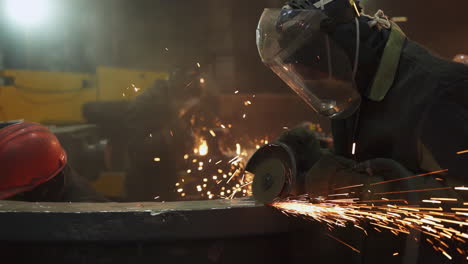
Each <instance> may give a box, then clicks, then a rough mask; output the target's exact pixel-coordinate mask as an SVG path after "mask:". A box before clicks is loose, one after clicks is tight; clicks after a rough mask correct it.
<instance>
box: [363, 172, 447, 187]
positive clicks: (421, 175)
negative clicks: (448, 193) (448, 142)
mask: <svg viewBox="0 0 468 264" xmlns="http://www.w3.org/2000/svg"><path fill="white" fill-rule="evenodd" d="M446 171H448V170H439V171H433V172H428V173H424V174H419V175H414V176H410V177H404V178H399V179H394V180H389V181H382V182H376V183H371V184H370V185H371V186H374V185H379V184H384V183H389V182H396V181H403V180H408V179H413V178H417V177H423V176H427V175H432V174H438V173H442V172H446Z"/></svg>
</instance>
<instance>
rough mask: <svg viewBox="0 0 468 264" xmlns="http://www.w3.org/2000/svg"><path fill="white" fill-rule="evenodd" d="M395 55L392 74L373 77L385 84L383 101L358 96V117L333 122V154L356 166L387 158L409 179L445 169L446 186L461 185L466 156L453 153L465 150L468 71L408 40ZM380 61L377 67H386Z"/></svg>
mask: <svg viewBox="0 0 468 264" xmlns="http://www.w3.org/2000/svg"><path fill="white" fill-rule="evenodd" d="M392 30H393V29H392ZM390 48H392V47H388V46H387V47H386V48H385V51H384V53H385V52H387V49H390ZM397 54H398V53H397ZM399 54H400V55H399V61H398V60H394V62H393V63H394V64H395V67H394V69H393V72H392V67H389V68H390V69H389V70H387V71H386V70H385V69H384V70H382V71H378V72H377V74H384V76H385V78H380V79H385V81H386V82H387V83H389V89H388V90H387V91H384V93H383V94H384V96H382V98H377V99H376V98H369V96H367V97H366V96H363V101H362V105H361V107H360V110H359V111H358V112H356V113H355V114H354V115H353V116H351V117H349V118H347V119H345V120H334V121H332V129H333V136H334V140H335V143H334V144H335V151H336V154H338V155H341V156H345V157H348V158H353V159H355V160H357V161H365V160H369V159H374V158H389V159H393V160H396V161H398V162H400V163H401V164H402V165H404V166H405V167H406V168H408V169H409V170H411V171H413V172H414V173H419V172H427V171H434V170H440V169H448V173H449V175H448V176H449V177H447V178H448V179H449V184H450V185H452V186H453V185H455V184H466V183H467V182H468V181H467V177H468V154H465V155H463V154H461V155H458V154H457V152H460V151H463V150H467V149H468V67H466V66H464V65H462V64H458V63H453V62H450V61H446V60H443V59H441V58H438V57H436V56H434V55H432V54H431V53H430V52H428V51H427V50H426V49H424V48H423V47H421V46H420V45H418V44H416V43H415V42H413V41H411V40H408V39H404V40H403V41H402V45H401V47H400V51H399ZM387 58H388V57H387ZM397 59H398V58H397ZM383 60H384V59H382V61H381V62H380V66H379V67H386V66H385V65H384V64H385V63H386V62H385V61H383ZM390 60H391V59H390ZM379 72H380V73H379ZM378 77H382V76H377V75H376V76H375V78H376V79H377V78H378ZM390 78H393V80H392V79H390ZM375 86H376V85H375V83H374V87H372V89H380V87H375ZM354 131H355V132H354ZM353 135H355V136H353ZM353 138H354V139H353ZM353 141H355V142H356V143H357V147H356V155H355V156H353V155H351V150H352V144H353Z"/></svg>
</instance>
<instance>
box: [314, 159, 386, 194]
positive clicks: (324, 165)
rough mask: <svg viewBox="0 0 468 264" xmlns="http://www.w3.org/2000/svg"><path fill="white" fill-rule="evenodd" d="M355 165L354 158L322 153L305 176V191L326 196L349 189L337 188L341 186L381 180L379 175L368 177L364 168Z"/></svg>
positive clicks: (365, 183)
mask: <svg viewBox="0 0 468 264" xmlns="http://www.w3.org/2000/svg"><path fill="white" fill-rule="evenodd" d="M355 166H356V162H355V161H354V160H350V159H346V158H344V157H341V156H337V155H333V154H325V155H323V156H322V157H321V158H320V160H318V161H317V162H316V163H315V164H314V165H313V166H312V167H311V168H310V170H309V171H308V172H307V174H306V176H305V192H306V193H308V194H309V195H310V196H311V197H318V196H324V197H327V196H328V195H330V194H334V193H346V192H348V191H349V190H337V189H339V188H341V187H345V186H352V185H358V184H364V185H367V184H368V183H369V182H370V181H376V180H381V178H379V177H369V175H368V173H367V172H366V171H365V170H356V169H354V168H355ZM356 190H358V189H356ZM353 191H355V190H353ZM340 198H346V197H340Z"/></svg>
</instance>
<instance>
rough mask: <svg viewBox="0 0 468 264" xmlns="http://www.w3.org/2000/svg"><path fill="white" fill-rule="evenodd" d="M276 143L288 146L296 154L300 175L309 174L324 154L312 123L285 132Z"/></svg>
mask: <svg viewBox="0 0 468 264" xmlns="http://www.w3.org/2000/svg"><path fill="white" fill-rule="evenodd" d="M276 141H279V142H281V143H284V144H286V145H287V146H289V147H290V148H291V150H292V151H293V152H294V154H295V157H296V161H297V168H298V172H299V173H304V172H307V171H308V170H309V169H310V168H312V166H313V165H314V164H315V163H316V162H317V161H318V160H319V159H320V158H321V157H322V155H323V153H324V150H323V149H321V148H320V141H319V140H318V138H317V135H316V133H315V131H314V130H312V128H311V127H310V123H305V124H303V125H300V126H298V127H296V128H293V129H291V130H288V131H286V132H284V133H283V134H282V135H281V136H280V137H279V138H278V139H277V140H276Z"/></svg>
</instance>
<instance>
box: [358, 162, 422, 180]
mask: <svg viewBox="0 0 468 264" xmlns="http://www.w3.org/2000/svg"><path fill="white" fill-rule="evenodd" d="M354 169H355V170H356V171H360V172H364V171H365V172H367V173H368V174H369V176H374V175H378V176H380V177H383V178H384V179H385V180H392V179H399V178H405V177H410V176H412V175H414V173H413V172H411V171H409V170H408V169H406V168H405V167H404V166H403V165H401V164H400V163H399V162H397V161H395V160H392V159H383V158H377V159H372V160H367V161H365V162H361V163H359V164H356V165H355V166H354Z"/></svg>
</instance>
